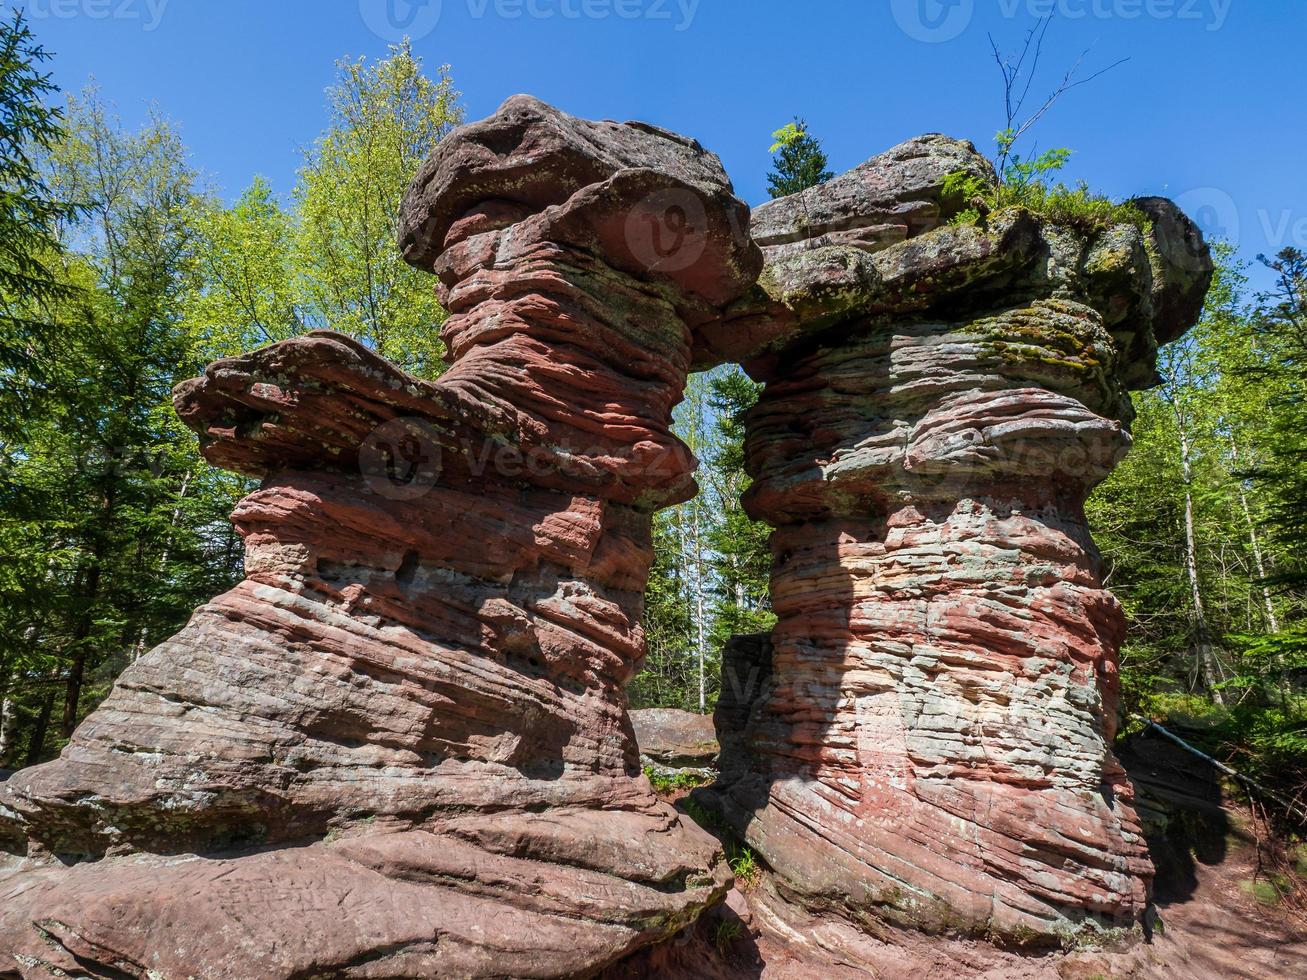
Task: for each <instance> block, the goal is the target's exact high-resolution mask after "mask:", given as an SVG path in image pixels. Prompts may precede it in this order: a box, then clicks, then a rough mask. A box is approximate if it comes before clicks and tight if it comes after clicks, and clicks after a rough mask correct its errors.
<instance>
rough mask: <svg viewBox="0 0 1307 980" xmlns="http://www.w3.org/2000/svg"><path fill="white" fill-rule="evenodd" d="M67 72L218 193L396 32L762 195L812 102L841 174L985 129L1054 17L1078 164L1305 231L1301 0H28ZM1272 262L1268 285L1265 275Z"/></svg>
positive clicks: (1146, 189)
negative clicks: (655, 136)
mask: <svg viewBox="0 0 1307 980" xmlns="http://www.w3.org/2000/svg"><path fill="white" fill-rule="evenodd" d="M21 5H22V6H24V7H25V8H26V9H27V11H28V16H29V18H30V20H31V22H32V26H33V28H34V30H35V31H36V32H37V34H38V36H39V37H40V38H41V40H42V41H43V43H45V45H46V46H47V47H48V48H49V49H50V50H51V51H53V52H54V53H55V55H56V59H55V61H54V66H53V67H54V71H55V74H56V80H57V81H58V82H59V83H60V84H61V85H62V86H63V87H65V88H68V89H76V88H79V87H80V86H82V85H83V84H85V83H86V81H87V80H88V79H89V78H90V77H91V76H94V77H95V79H96V80H97V81H98V83H99V84H100V86H101V88H102V90H103V93H104V95H105V96H106V97H107V98H108V99H110V100H111V101H112V102H114V103H115V104H116V105H117V107H118V109H119V112H120V114H121V115H122V117H123V118H124V120H125V121H127V122H129V123H134V122H136V121H138V120H139V119H140V118H142V117H143V115H144V112H145V108H146V106H147V105H148V104H149V103H150V102H151V101H153V102H155V103H157V104H158V106H159V107H160V108H161V109H162V110H163V111H164V112H165V113H166V114H167V115H168V116H169V117H171V118H172V119H173V120H174V121H175V122H176V123H177V124H179V126H180V127H181V130H182V133H183V136H184V138H185V140H186V142H187V144H188V145H189V147H190V148H191V151H192V153H193V162H194V164H195V165H196V166H197V167H198V168H200V170H202V171H203V172H204V173H205V174H206V175H207V176H208V177H209V179H210V181H211V183H212V184H213V186H214V187H215V189H217V190H218V191H219V192H221V193H222V194H224V195H225V196H227V197H233V196H235V195H236V194H238V193H239V192H240V191H241V190H242V189H243V188H244V187H245V186H246V185H248V183H249V182H250V179H251V178H252V177H253V176H254V175H255V174H262V175H264V176H265V177H267V178H268V179H269V180H270V181H271V182H272V184H273V186H274V187H276V188H277V189H278V190H280V191H283V192H284V191H287V190H289V188H290V186H291V185H292V183H293V180H294V171H295V167H296V165H297V162H298V159H299V148H300V147H302V146H304V145H306V144H308V143H310V142H311V141H312V140H313V138H314V136H315V135H316V134H317V132H318V131H319V129H320V128H321V126H322V123H323V119H324V112H323V89H324V87H325V86H326V85H327V84H328V83H329V82H330V81H331V76H332V65H333V62H334V61H335V60H336V59H338V58H340V57H342V56H344V55H355V56H359V55H362V56H367V57H369V58H372V57H378V56H384V54H385V53H386V48H387V43H388V41H389V40H391V39H392V36H393V37H398V36H399V35H400V34H401V33H403V32H404V31H407V32H408V33H411V34H412V35H413V36H414V39H415V44H414V46H415V49H416V51H417V52H418V54H420V55H421V56H422V57H423V58H424V59H425V60H426V62H427V63H428V65H429V66H434V65H437V64H441V63H445V62H448V63H449V64H451V65H452V71H453V77H454V79H455V82H456V85H457V87H458V88H459V89H460V90H461V91H462V92H463V93H464V100H463V101H464V105H465V107H466V110H467V115H468V118H470V119H475V118H479V117H481V116H484V115H487V114H489V113H491V112H493V111H494V109H495V107H496V106H497V105H498V104H499V103H500V102H501V101H502V100H503V99H504V98H505V97H506V96H508V95H511V94H513V93H515V92H530V93H532V94H534V95H537V96H539V97H541V98H543V99H545V100H547V101H549V102H552V103H554V104H556V105H558V106H560V107H561V108H563V109H566V110H567V111H569V112H572V113H575V114H578V115H582V116H589V117H595V118H598V117H603V118H617V119H644V120H648V121H650V122H655V123H658V124H660V125H663V126H667V127H669V128H671V129H675V130H678V131H681V132H684V133H687V134H689V135H692V136H695V137H697V138H698V139H699V140H700V141H702V142H703V143H704V144H705V145H707V146H708V147H710V148H711V149H713V150H715V151H716V152H717V153H719V154H720V155H721V157H722V160H723V162H724V163H725V165H726V168H727V170H728V171H729V172H730V174H731V176H732V178H733V179H734V181H735V184H736V188H737V190H738V191H739V193H740V194H741V196H742V197H744V198H745V199H746V200H748V201H750V202H751V203H755V204H756V203H759V202H761V201H763V200H765V199H766V197H767V194H766V183H765V175H766V172H767V170H768V167H769V154H768V152H767V151H768V145H769V143H770V138H769V135H770V133H771V132H772V130H774V129H776V128H778V127H779V126H780V125H782V124H783V123H785V122H786V121H787V120H788V119H789V118H790V117H791V116H793V115H795V114H801V115H803V116H804V117H806V118H807V120H808V123H809V125H810V127H811V129H812V131H813V132H814V133H815V134H816V135H818V136H819V137H821V139H822V140H823V141H824V143H825V146H826V149H827V152H828V153H829V156H830V160H831V168H832V169H833V170H835V171H836V172H839V171H842V170H845V169H847V168H849V167H852V166H854V165H856V164H858V163H860V162H861V161H862V160H864V159H866V158H867V157H869V156H871V155H872V154H874V153H877V152H879V151H880V150H882V149H885V148H886V147H888V146H891V145H893V144H894V143H896V142H898V141H900V140H902V139H906V138H908V137H910V136H913V135H916V134H918V133H922V132H931V131H940V132H945V133H949V134H951V135H955V136H960V137H966V138H969V139H972V140H974V141H975V142H976V143H977V145H979V146H981V147H982V148H983V149H986V150H988V149H989V148H990V146H991V145H992V137H993V133H994V131H995V130H996V129H997V128H999V126H1000V125H1001V122H1002V116H1001V112H1002V104H1001V95H1002V88H1001V80H1000V76H999V74H998V70H997V68H996V67H995V65H994V63H993V60H992V56H991V54H990V50H989V42H988V40H987V34H991V33H992V34H993V35H994V37H995V38H996V39H997V40H998V41H999V43H1000V46H1001V47H1003V48H1004V49H1009V48H1014V47H1016V46H1018V45H1019V44H1020V42H1021V40H1022V38H1023V36H1024V34H1025V32H1026V31H1027V30H1028V29H1029V28H1030V27H1031V26H1032V25H1033V24H1034V23H1036V21H1037V19H1038V18H1039V17H1040V16H1042V15H1043V14H1045V13H1053V14H1054V15H1055V20H1054V23H1053V25H1052V27H1051V29H1050V31H1049V34H1048V42H1047V44H1046V48H1045V55H1044V62H1045V68H1044V70H1043V73H1042V77H1041V78H1038V79H1036V83H1035V91H1034V93H1032V100H1036V99H1038V97H1039V96H1040V95H1042V94H1043V92H1044V91H1045V90H1047V89H1049V88H1051V87H1052V86H1053V85H1054V84H1055V83H1056V82H1057V80H1058V78H1059V77H1060V75H1061V73H1062V72H1064V71H1065V70H1066V69H1067V68H1069V67H1070V66H1071V65H1072V64H1073V63H1074V62H1075V61H1076V59H1077V58H1078V57H1079V56H1080V54H1081V52H1082V51H1084V50H1085V49H1086V48H1090V49H1091V50H1090V51H1089V53H1088V55H1086V58H1085V63H1084V64H1085V73H1091V72H1093V71H1094V70H1096V69H1098V68H1101V67H1104V66H1106V65H1108V64H1111V63H1112V62H1115V61H1118V60H1120V59H1122V58H1128V59H1129V61H1127V62H1126V63H1125V64H1123V65H1121V66H1120V67H1118V68H1116V69H1114V70H1112V71H1111V72H1109V73H1108V74H1106V75H1104V76H1103V77H1101V78H1099V79H1097V80H1095V81H1093V82H1092V83H1090V84H1088V85H1086V86H1083V87H1081V88H1079V89H1077V90H1075V91H1073V92H1071V93H1069V94H1068V95H1067V96H1066V97H1065V98H1064V99H1063V100H1062V101H1061V102H1059V103H1058V104H1057V106H1056V107H1055V108H1054V109H1053V110H1052V112H1051V113H1050V114H1049V115H1048V116H1047V117H1046V118H1045V120H1044V121H1043V122H1041V124H1040V125H1039V126H1038V128H1037V129H1036V131H1035V133H1036V138H1037V140H1038V144H1039V146H1040V147H1042V148H1048V147H1055V146H1067V147H1071V148H1072V149H1074V150H1075V151H1076V152H1075V155H1074V157H1073V158H1072V162H1071V164H1070V166H1069V168H1068V171H1067V174H1068V176H1069V177H1071V178H1073V179H1079V178H1082V177H1083V178H1084V179H1086V180H1088V181H1089V182H1090V183H1091V184H1092V185H1093V186H1094V187H1095V188H1096V189H1099V190H1102V191H1103V192H1105V193H1108V194H1111V195H1113V196H1116V197H1127V196H1131V195H1135V194H1145V193H1149V194H1166V195H1168V196H1171V197H1176V198H1177V199H1179V200H1180V201H1181V203H1182V204H1184V205H1185V206H1186V207H1187V209H1188V210H1190V211H1191V212H1197V214H1198V217H1199V219H1200V222H1201V223H1202V224H1203V225H1204V226H1205V227H1206V228H1207V229H1208V230H1209V231H1212V232H1219V233H1221V234H1222V235H1223V236H1224V237H1227V238H1229V239H1232V240H1234V241H1235V242H1236V244H1237V245H1238V247H1239V250H1240V253H1241V254H1242V255H1243V256H1244V257H1245V258H1247V259H1250V260H1251V259H1252V258H1254V257H1255V255H1256V254H1257V253H1258V252H1271V251H1275V250H1278V249H1279V248H1281V247H1283V246H1285V245H1290V244H1295V245H1298V246H1300V247H1307V181H1305V180H1304V179H1303V178H1304V172H1305V168H1304V151H1305V150H1307V126H1304V122H1305V121H1307V120H1305V119H1304V116H1305V115H1307V110H1305V109H1304V105H1305V104H1307V100H1304V98H1303V95H1302V92H1303V86H1304V81H1305V79H1304V77H1303V72H1302V68H1301V65H1302V62H1301V53H1302V48H1303V43H1304V41H1305V40H1307V3H1302V2H1300V0H789V2H786V0H418V2H417V3H410V0H221V2H219V0H25V2H23V3H22V4H21ZM1264 281H1265V277H1263V276H1261V275H1258V276H1256V277H1255V282H1258V283H1263V282H1264Z"/></svg>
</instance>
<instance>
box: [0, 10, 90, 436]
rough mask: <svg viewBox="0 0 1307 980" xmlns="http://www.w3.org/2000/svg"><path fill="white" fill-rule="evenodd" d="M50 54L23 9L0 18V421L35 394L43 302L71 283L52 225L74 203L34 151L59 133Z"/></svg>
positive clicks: (43, 334)
mask: <svg viewBox="0 0 1307 980" xmlns="http://www.w3.org/2000/svg"><path fill="white" fill-rule="evenodd" d="M48 58H49V55H48V54H47V53H46V51H45V49H44V48H42V47H41V46H40V45H39V44H38V43H36V41H35V39H34V38H33V36H32V33H31V31H30V30H29V29H28V27H27V24H26V22H25V21H24V19H23V13H22V11H21V10H15V11H14V13H13V15H12V16H11V17H10V19H9V20H8V21H5V22H0V378H3V379H4V381H5V383H4V384H3V385H2V386H0V388H2V389H3V391H4V396H3V397H2V398H0V427H5V428H7V427H8V425H9V423H11V422H12V421H14V420H15V419H17V418H19V417H21V415H22V414H24V413H25V411H26V410H27V405H28V404H29V403H28V401H27V399H29V398H31V397H33V396H35V395H38V394H39V390H40V385H39V381H40V379H39V378H38V377H36V376H35V373H34V372H36V371H37V370H38V369H39V367H40V365H41V363H42V360H43V356H44V355H46V354H48V353H49V348H50V345H51V344H52V343H53V342H54V340H55V337H54V336H53V333H54V332H53V330H52V326H51V324H50V322H49V317H48V316H47V313H46V307H47V305H48V304H49V303H51V302H53V301H55V300H58V299H63V298H67V296H68V295H69V292H70V289H69V287H68V285H67V284H66V283H63V282H62V281H61V280H60V278H59V276H58V273H57V271H56V270H55V269H54V268H53V264H54V261H55V260H56V259H57V258H58V256H59V254H60V247H59V241H58V238H57V226H58V225H59V224H60V223H61V222H64V221H68V220H71V219H72V218H74V217H75V216H76V214H77V207H76V206H75V205H74V204H71V203H69V202H68V201H66V200H63V199H61V198H60V197H59V196H58V195H56V194H54V193H53V192H52V191H51V190H50V188H49V187H48V186H47V184H46V181H45V179H44V177H43V175H42V174H41V170H40V166H39V159H38V158H39V156H40V155H41V154H42V153H45V152H47V151H48V150H49V149H50V147H51V146H52V145H53V144H54V143H55V142H56V141H57V140H58V139H59V138H60V136H61V133H62V130H61V126H60V123H61V120H62V113H61V111H60V110H59V109H58V108H56V107H54V106H50V105H48V104H47V103H46V99H47V98H48V97H49V96H51V95H53V94H54V93H55V92H57V91H58V90H57V88H56V87H55V85H54V83H53V82H52V81H51V80H50V75H49V74H48V73H44V72H42V71H41V70H40V68H39V66H40V65H41V64H42V63H43V62H45V61H47V60H48Z"/></svg>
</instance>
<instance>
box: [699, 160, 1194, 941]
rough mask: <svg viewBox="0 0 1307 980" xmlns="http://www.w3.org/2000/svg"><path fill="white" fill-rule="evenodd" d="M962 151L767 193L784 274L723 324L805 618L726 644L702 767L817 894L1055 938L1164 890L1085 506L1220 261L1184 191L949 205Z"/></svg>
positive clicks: (1128, 917)
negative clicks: (980, 214)
mask: <svg viewBox="0 0 1307 980" xmlns="http://www.w3.org/2000/svg"><path fill="white" fill-rule="evenodd" d="M959 170H963V171H969V172H971V173H973V174H975V175H977V176H979V177H981V178H982V179H987V180H992V179H993V174H992V171H991V170H990V168H989V165H988V164H987V163H985V162H984V161H983V160H982V159H981V158H980V157H979V156H978V155H977V154H976V153H975V151H974V150H973V149H972V148H971V147H970V145H969V144H964V143H958V142H955V141H952V140H947V139H945V138H943V137H939V136H929V137H923V138H921V139H918V140H913V141H910V142H909V143H906V144H903V145H902V146H900V147H897V148H895V149H893V150H891V151H889V152H888V153H886V154H883V155H882V156H880V157H876V158H874V159H873V160H871V161H869V162H868V163H867V164H864V165H863V166H862V167H859V168H857V169H856V170H854V171H851V172H850V173H849V174H846V175H845V176H843V177H840V178H836V179H835V180H834V181H832V182H830V183H829V184H825V185H822V186H820V187H817V188H813V189H811V190H808V191H805V192H804V193H803V194H801V195H796V196H795V197H793V198H786V199H782V200H779V201H776V202H773V203H771V204H768V205H765V206H763V207H762V208H760V209H759V210H758V211H757V213H756V214H755V216H754V227H755V229H756V233H757V234H758V235H759V236H760V237H759V240H760V242H761V243H762V244H763V247H764V253H765V255H766V259H767V266H766V269H765V271H764V273H763V275H762V278H761V280H760V288H759V289H758V290H757V291H756V292H755V293H754V294H753V295H752V296H751V297H749V298H747V299H745V300H743V301H741V302H740V303H738V304H737V305H736V306H735V307H734V308H733V309H732V311H731V315H729V316H728V317H726V318H725V319H724V320H723V322H722V323H720V324H718V325H715V326H713V327H712V328H710V329H709V330H707V331H705V333H704V334H703V336H702V337H701V340H700V351H699V353H698V355H697V356H698V358H699V359H700V361H709V360H711V359H712V358H714V357H718V356H730V357H734V358H739V359H741V360H743V361H744V362H745V363H746V365H747V367H748V368H749V370H750V372H751V373H752V374H753V376H754V377H755V378H757V379H759V380H763V381H766V388H765V391H764V393H763V395H762V396H761V399H760V401H759V404H758V405H757V406H756V408H755V409H753V410H752V411H751V413H750V415H749V417H748V421H747V426H748V438H747V445H746V453H747V458H748V468H749V472H750V474H751V475H752V476H753V478H754V483H753V485H752V487H751V489H750V490H749V492H748V494H747V495H746V506H747V508H748V510H749V512H750V513H751V514H752V515H753V516H754V517H755V518H758V519H761V520H764V521H766V522H768V523H769V524H771V525H772V526H773V527H774V528H776V531H775V533H774V535H773V538H772V549H773V553H774V556H775V565H774V568H773V573H772V583H771V591H772V602H773V606H774V609H775V612H776V614H777V616H778V618H779V622H778V624H777V626H776V628H775V630H774V632H773V633H772V635H771V637H770V643H766V642H762V641H761V640H760V639H742V640H740V641H738V642H737V643H736V644H735V645H734V646H733V647H732V648H731V649H730V650H728V651H727V656H726V658H725V663H724V669H725V673H726V675H728V676H724V677H723V682H722V690H723V692H724V694H723V700H722V702H721V704H720V705H719V708H718V714H717V724H718V731H719V737H720V740H721V744H722V748H723V755H722V762H721V769H722V773H723V779H722V782H721V783H720V784H719V785H718V786H717V787H715V788H713V789H712V790H710V791H708V792H707V793H706V794H705V796H706V798H707V801H708V802H709V803H711V804H712V805H714V806H716V807H717V808H719V809H720V810H721V811H722V812H723V813H724V814H725V815H726V816H727V818H728V819H729V820H730V822H731V823H733V824H734V826H735V828H736V830H737V831H739V832H740V833H741V834H742V835H743V836H744V837H745V838H746V839H747V841H748V842H749V844H750V845H751V846H753V847H754V848H755V849H756V850H757V852H758V853H759V854H760V856H761V857H762V858H763V859H765V861H766V862H767V863H768V864H769V865H770V866H771V867H772V868H773V869H774V870H775V871H776V873H777V874H778V876H779V879H780V884H779V887H780V889H781V892H782V893H783V894H785V895H787V896H789V897H790V898H791V899H792V900H795V901H797V902H799V903H800V904H803V905H805V906H807V907H808V908H809V909H816V910H822V909H833V910H836V911H838V912H840V913H842V914H844V915H846V916H848V917H849V918H852V919H853V920H854V921H865V920H866V919H867V917H869V916H871V917H881V918H884V919H887V920H889V921H892V922H895V923H899V924H911V925H916V926H921V927H924V928H927V929H930V930H938V931H947V932H963V933H968V934H974V935H988V936H990V937H993V938H997V939H1001V940H1003V941H1005V942H1011V943H1018V944H1025V943H1036V944H1038V943H1050V942H1056V941H1058V940H1059V939H1064V938H1066V936H1067V935H1068V934H1070V933H1074V932H1077V931H1080V930H1082V929H1085V928H1089V927H1090V924H1091V923H1092V924H1094V925H1097V926H1100V927H1113V926H1130V925H1132V924H1133V923H1135V922H1138V921H1139V920H1140V918H1141V917H1142V916H1143V914H1144V912H1145V908H1146V903H1147V887H1148V882H1149V879H1150V877H1151V873H1152V872H1151V866H1150V864H1149V861H1148V856H1147V851H1146V848H1145V845H1144V841H1143V839H1142V835H1141V832H1140V826H1139V822H1138V820H1137V818H1136V816H1135V813H1134V810H1133V808H1132V805H1131V787H1130V784H1129V782H1128V781H1127V780H1126V778H1125V776H1124V773H1123V771H1122V769H1121V767H1120V766H1119V765H1118V764H1117V762H1116V760H1115V759H1114V757H1113V755H1112V752H1111V749H1110V744H1111V740H1112V738H1113V734H1114V728H1115V722H1116V698H1117V686H1118V678H1117V652H1118V648H1119V645H1120V643H1121V639H1122V635H1123V630H1124V620H1123V616H1122V612H1121V609H1120V607H1119V605H1118V603H1117V602H1116V600H1115V599H1114V598H1113V597H1112V595H1111V594H1110V593H1109V592H1108V591H1107V590H1106V589H1105V588H1104V587H1103V583H1102V580H1101V576H1100V571H1099V558H1098V555H1097V552H1096V551H1095V549H1094V545H1093V542H1092V540H1091V539H1090V535H1089V532H1088V529H1087V526H1086V521H1085V516H1084V510H1083V505H1084V501H1085V498H1086V495H1087V494H1088V492H1089V491H1090V489H1091V488H1092V487H1093V486H1094V485H1095V484H1096V483H1098V482H1099V481H1101V480H1102V479H1103V478H1104V477H1105V476H1107V474H1108V473H1110V472H1111V470H1112V468H1113V467H1114V466H1115V465H1116V463H1117V462H1118V461H1119V460H1120V458H1121V457H1122V456H1123V455H1124V453H1125V452H1126V450H1127V448H1128V445H1129V436H1128V433H1127V429H1126V425H1127V424H1128V422H1129V418H1130V403H1129V400H1128V397H1127V389H1128V388H1130V387H1135V386H1141V385H1147V384H1150V383H1151V381H1152V378H1153V377H1154V356H1155V353H1156V349H1157V345H1158V344H1159V343H1162V342H1165V341H1168V340H1170V339H1173V338H1174V337H1176V336H1178V335H1179V334H1180V333H1181V332H1183V330H1184V329H1186V328H1187V327H1188V326H1189V325H1190V324H1191V323H1193V322H1194V320H1195V319H1196V317H1197V314H1198V312H1199V309H1200V306H1201V303H1202V298H1203V296H1204V294H1205V292H1206V288H1207V284H1208V281H1209V279H1210V275H1211V268H1212V267H1211V262H1210V258H1209V256H1208V254H1207V250H1206V247H1205V246H1204V245H1203V243H1202V240H1201V236H1200V235H1199V234H1198V232H1197V230H1196V229H1195V228H1194V226H1193V225H1192V224H1191V223H1190V222H1188V220H1187V219H1186V218H1185V217H1184V216H1183V215H1182V214H1180V213H1179V212H1178V211H1177V210H1176V209H1175V208H1174V206H1173V205H1171V204H1170V203H1169V202H1166V201H1162V200H1156V199H1150V200H1145V201H1141V202H1138V204H1139V207H1140V208H1141V209H1142V210H1143V211H1144V212H1146V213H1147V215H1148V216H1149V218H1150V220H1149V221H1148V222H1146V223H1145V222H1138V223H1126V224H1119V225H1107V226H1104V225H1101V224H1092V223H1089V222H1086V223H1084V224H1082V225H1079V226H1077V225H1075V224H1061V225H1059V224H1057V223H1055V222H1053V221H1050V220H1048V219H1046V218H1044V217H1041V216H1039V215H1036V214H1032V213H1030V212H1028V211H1025V210H1022V209H1020V208H1013V209H1009V210H1005V211H1001V212H998V213H992V214H988V215H986V216H985V218H984V219H983V221H982V222H980V223H978V224H976V225H970V224H959V225H953V224H949V223H948V221H949V219H950V217H951V216H952V215H953V214H955V213H957V212H958V211H960V210H961V209H962V208H963V206H964V205H965V204H966V203H967V202H962V201H957V200H950V199H948V197H947V195H946V194H945V190H944V187H945V183H944V178H945V177H946V176H947V175H948V174H950V173H953V172H956V171H959ZM727 692H729V694H728V693H727Z"/></svg>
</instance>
